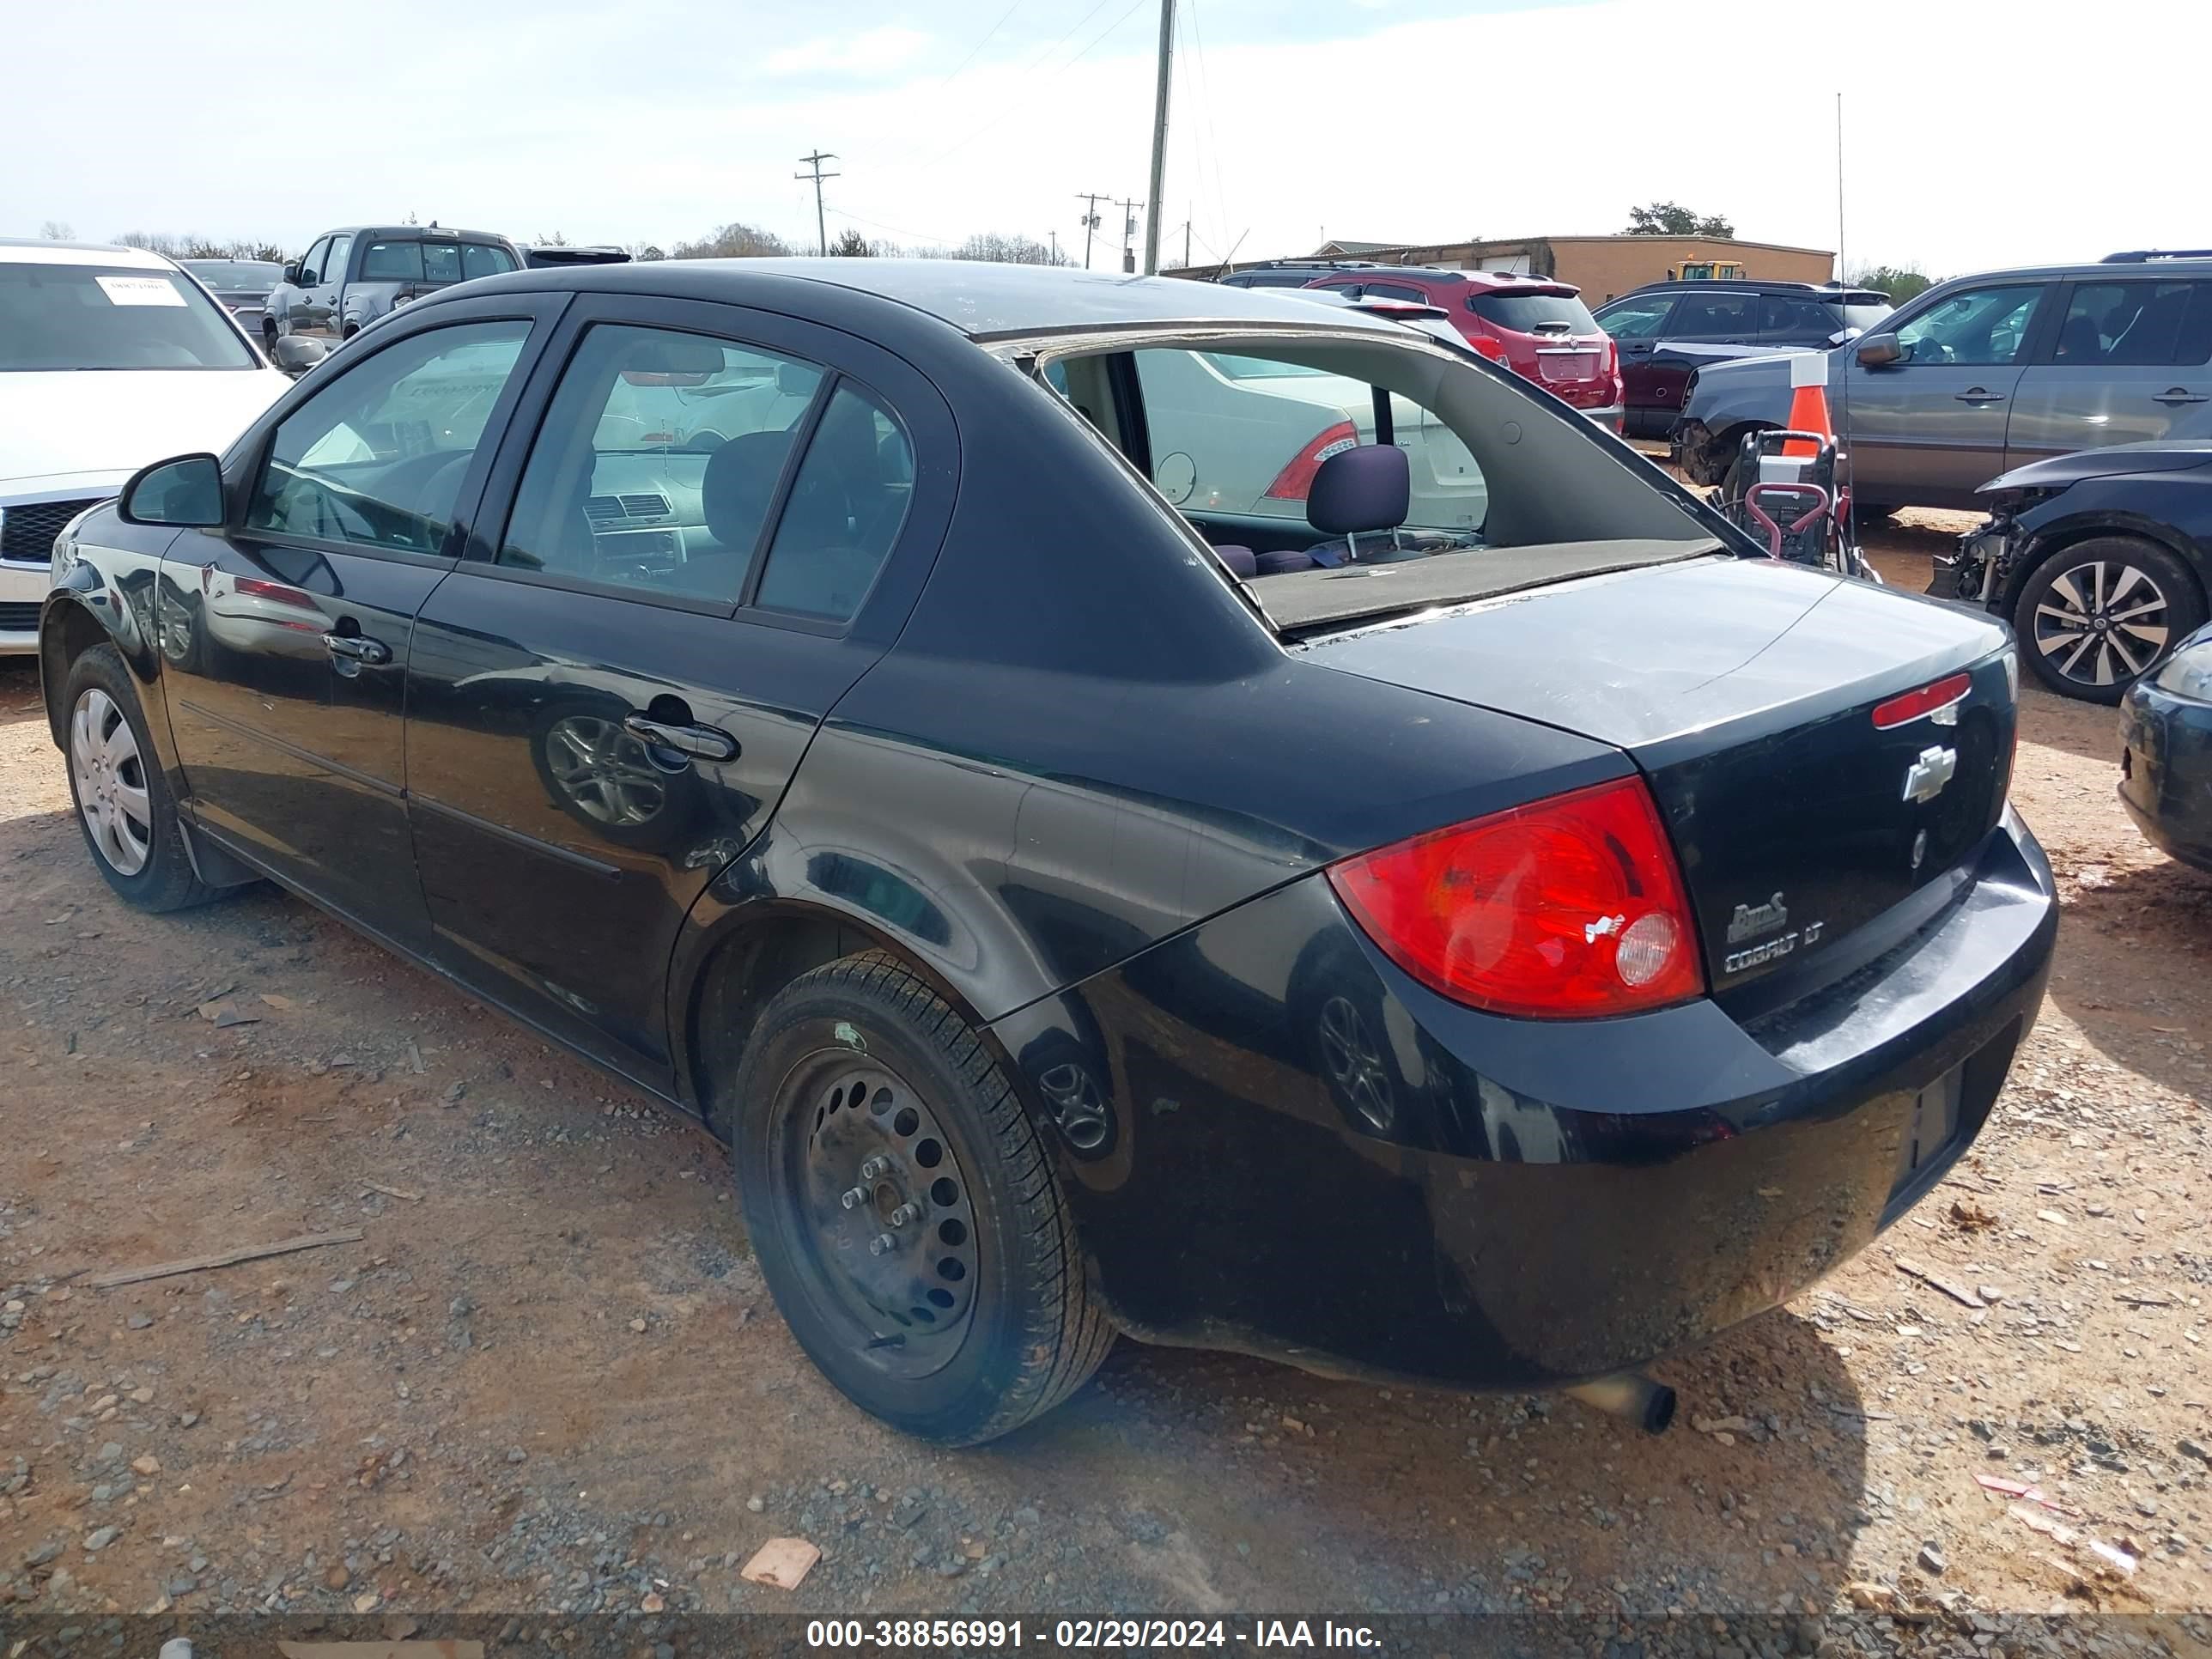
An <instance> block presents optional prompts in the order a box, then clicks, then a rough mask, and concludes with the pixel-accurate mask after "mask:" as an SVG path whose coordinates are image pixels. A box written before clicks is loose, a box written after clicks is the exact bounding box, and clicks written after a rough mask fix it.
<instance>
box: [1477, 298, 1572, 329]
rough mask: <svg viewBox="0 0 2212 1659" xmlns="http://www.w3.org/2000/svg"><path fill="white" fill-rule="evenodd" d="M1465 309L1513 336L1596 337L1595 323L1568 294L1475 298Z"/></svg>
mask: <svg viewBox="0 0 2212 1659" xmlns="http://www.w3.org/2000/svg"><path fill="white" fill-rule="evenodd" d="M1467 308H1468V310H1469V311H1472V312H1473V313H1474V314H1475V315H1476V316H1478V317H1480V318H1481V319H1482V320H1483V321H1484V322H1486V323H1495V324H1497V325H1498V327H1500V328H1504V329H1510V330H1511V331H1513V332H1514V333H1516V334H1596V333H1598V332H1600V329H1599V328H1598V325H1597V319H1596V318H1595V317H1593V316H1591V315H1590V314H1589V307H1588V306H1586V305H1584V304H1583V302H1582V301H1581V299H1580V298H1579V297H1578V296H1577V295H1572V294H1478V295H1475V296H1474V298H1473V299H1471V300H1469V301H1468V302H1467Z"/></svg>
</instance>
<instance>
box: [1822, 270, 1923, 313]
mask: <svg viewBox="0 0 2212 1659" xmlns="http://www.w3.org/2000/svg"><path fill="white" fill-rule="evenodd" d="M1938 280H1940V279H1938V278H1936V277H1934V276H1929V274H1928V273H1927V272H1926V271H1924V270H1921V269H1920V268H1919V266H1917V265H1854V266H1853V267H1852V268H1851V269H1850V270H1849V271H1847V272H1845V273H1844V281H1845V282H1847V283H1850V285H1851V286H1852V287H1853V288H1870V289H1874V290H1875V292H1876V293H1878V294H1887V295H1889V302H1890V304H1892V305H1893V306H1901V305H1903V304H1904V303H1905V301H1907V300H1910V299H1911V298H1912V297H1913V296H1914V295H1918V294H1924V293H1926V292H1927V291H1928V290H1929V289H1931V288H1933V287H1935V286H1936V283H1937V281H1938Z"/></svg>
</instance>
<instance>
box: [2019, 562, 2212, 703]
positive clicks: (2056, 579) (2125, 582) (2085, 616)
mask: <svg viewBox="0 0 2212 1659" xmlns="http://www.w3.org/2000/svg"><path fill="white" fill-rule="evenodd" d="M2203 622H2204V593H2203V589H2202V588H2200V587H2199V586H2197V578H2196V577H2195V575H2193V574H2191V571H2190V568H2189V567H2188V566H2187V565H2185V564H2184V563H2182V562H2181V561H2180V560H2179V559H2178V558H2176V557H2175V556H2173V555H2172V553H2170V552H2168V551H2167V550H2166V549H2164V548H2162V547H2160V546H2158V545H2157V544H2155V543H2153V542H2148V541H2144V540H2142V539H2141V538H2137V537H2134V536H2095V537H2092V538H2090V539H2088V540H2087V541H2081V542H2075V543H2074V544H2072V545H2071V546H2069V547H2062V548H2060V549H2059V550H2057V552H2056V553H2053V554H2052V555H2051V556H2050V557H2049V558H2047V559H2045V560H2044V561H2043V562H2042V563H2040V564H2039V565H2038V566H2036V568H2034V569H2033V571H2031V572H2030V573H2029V574H2028V577H2027V581H2025V582H2024V583H2022V584H2021V590H2020V597H2019V599H2018V601H2017V602H2016V603H2015V605H2014V607H2013V630H2014V632H2015V633H2016V634H2018V635H2019V636H2020V651H2021V656H2023V657H2025V658H2026V659H2027V664H2028V666H2029V667H2030V668H2032V669H2033V670H2034V671H2035V674H2036V677H2037V678H2039V679H2040V680H2041V681H2042V682H2043V683H2044V684H2045V685H2047V686H2049V687H2050V688H2051V690H2054V691H2056V692H2057V693H2059V694H2060V695H2061V696H2069V697H2078V698H2080V699H2081V700H2082V701H2083V702H2105V703H2117V702H2119V700H2120V698H2121V697H2122V696H2124V694H2125V693H2126V691H2127V689H2128V687H2129V686H2130V685H2132V684H2135V682H2136V677H2137V676H2139V675H2140V674H2142V671H2144V670H2145V669H2146V668H2148V667H2149V666H2150V665H2151V664H2152V663H2154V662H2155V661H2156V660H2157V659H2159V658H2160V657H2161V656H2163V655H2165V654H2166V647H2168V646H2169V645H2171V644H2172V642H2173V641H2176V640H2178V639H2180V638H2181V637H2182V636H2183V635H2185V634H2188V633H2191V632H2192V631H2193V630H2194V629H2197V628H2199V627H2201V626H2202V625H2203Z"/></svg>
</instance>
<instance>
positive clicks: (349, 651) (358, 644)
mask: <svg viewBox="0 0 2212 1659" xmlns="http://www.w3.org/2000/svg"><path fill="white" fill-rule="evenodd" d="M323 643H324V644H325V646H327V647H329V648H330V653H331V655H332V656H333V657H344V658H347V659H349V660H351V661H354V662H365V663H386V662H390V661H391V660H392V647H390V646H388V645H386V643H385V642H384V641H382V640H372V639H369V638H368V637H367V636H366V635H361V634H325V635H323Z"/></svg>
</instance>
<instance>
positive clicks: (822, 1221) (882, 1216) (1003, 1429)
mask: <svg viewBox="0 0 2212 1659" xmlns="http://www.w3.org/2000/svg"><path fill="white" fill-rule="evenodd" d="M756 1031H757V1035H756V1036H755V1038H754V1040H753V1041H752V1042H750V1044H749V1045H748V1046H747V1049H746V1054H745V1057H744V1061H743V1063H742V1064H741V1065H740V1066H739V1067H738V1076H737V1079H736V1085H735V1089H734V1091H733V1096H734V1101H735V1107H734V1115H735V1121H734V1122H733V1124H732V1154H733V1159H734V1162H735V1164H736V1167H737V1176H738V1193H739V1196H740V1198H741V1200H742V1201H743V1203H744V1214H745V1221H746V1225H747V1226H748V1228H749V1229H750V1231H751V1234H752V1240H753V1247H754V1249H755V1250H756V1252H757V1254H758V1256H759V1260H760V1265H761V1272H762V1273H763V1276H764V1277H765V1278H766V1279H767V1281H768V1286H769V1293H770V1294H771V1295H773V1296H774V1297H775V1302H776V1306H777V1307H778V1309H780V1310H781V1312H782V1314H783V1316H784V1318H785V1319H786V1320H787V1322H789V1324H790V1326H791V1329H792V1334H793V1335H794V1336H796V1337H797V1338H798V1339H799V1346H801V1347H803V1348H804V1349H805V1350H806V1352H807V1355H808V1357H809V1358H811V1359H812V1360H813V1361H814V1363H815V1364H817V1366H819V1367H820V1368H821V1370H822V1371H823V1375H824V1376H827V1377H829V1380H830V1381H831V1382H832V1383H836V1386H837V1387H838V1389H840V1390H842V1392H843V1393H844V1395H846V1396H847V1398H848V1399H850V1400H851V1401H853V1402H854V1404H855V1405H857V1406H859V1407H860V1408H861V1409H862V1410H863V1411H866V1412H867V1413H870V1414H871V1415H872V1416H875V1417H878V1418H880V1419H883V1420H884V1422H886V1423H888V1424H890V1425H891V1426H892V1427H894V1428H896V1429H900V1430H902V1431H905V1432H906V1433H908V1434H911V1435H915V1436H916V1437H920V1438H921V1439H925V1440H932V1441H935V1442H938V1443H940V1444H945V1445H954V1446H968V1445H975V1444H978V1443H981V1442H983V1441H986V1440H991V1439H995V1438H996V1437H999V1436H1000V1435H1002V1434H1006V1433H1007V1432H1008V1431H1011V1430H1013V1429H1015V1428H1018V1427H1019V1426H1020V1425H1023V1424H1024V1423H1026V1422H1028V1421H1029V1420H1030V1419H1031V1418H1033V1417H1036V1416H1037V1415H1038V1414H1039V1413H1042V1412H1045V1411H1048V1410H1049V1409H1050V1408H1051V1407H1054V1406H1055V1405H1057V1404H1058V1403H1059V1402H1060V1401H1061V1400H1063V1399H1065V1398H1066V1396H1067V1395H1070V1394H1072V1393H1073V1392H1074V1391H1075V1390H1076V1389H1078V1388H1080V1387H1081V1386H1082V1385H1083V1383H1085V1382H1086V1381H1087V1380H1088V1379H1089V1378H1090V1376H1091V1373H1092V1372H1093V1371H1095V1370H1097V1368H1098V1364H1099V1362H1100V1361H1101V1360H1103V1358H1105V1357H1106V1352H1107V1349H1108V1348H1109V1347H1110V1346H1112V1343H1113V1340H1114V1330H1113V1327H1112V1326H1111V1325H1110V1324H1109V1322H1107V1320H1106V1317H1105V1316H1104V1314H1103V1312H1102V1311H1101V1310H1099V1309H1098V1308H1097V1305H1096V1304H1094V1303H1093V1302H1092V1300H1091V1296H1090V1292H1089V1288H1088V1285H1087V1282H1086V1280H1085V1273H1084V1262H1083V1256H1082V1252H1081V1249H1080V1248H1079V1244H1078V1242H1077V1239H1076V1236H1075V1229H1074V1225H1073V1220H1072V1218H1070V1216H1069V1215H1068V1213H1067V1210H1066V1206H1065V1205H1064V1204H1063V1203H1062V1202H1061V1200H1060V1189H1059V1187H1058V1185H1057V1183H1056V1182H1055V1181H1054V1176H1053V1172H1052V1169H1051V1166H1050V1164H1049V1161H1048V1157H1047V1153H1046V1149H1045V1146H1044V1145H1043V1143H1042V1140H1041V1139H1040V1138H1039V1136H1038V1133H1037V1131H1036V1127H1035V1126H1034V1125H1033V1124H1032V1123H1031V1122H1030V1117H1029V1115H1028V1114H1027V1112H1025V1111H1024V1109H1023V1107H1022V1104H1021V1102H1020V1100H1019V1098H1018V1096H1017V1095H1016V1093H1015V1091H1014V1089H1013V1085H1012V1083H1011V1082H1010V1081H1009V1079H1007V1077H1006V1073H1005V1072H1004V1071H1003V1070H1002V1069H1001V1068H1000V1066H999V1064H998V1062H997V1060H996V1059H995V1058H994V1056H993V1054H992V1053H991V1051H990V1050H989V1048H987V1046H986V1045H985V1044H984V1042H983V1041H982V1039H981V1037H980V1036H978V1035H977V1034H976V1033H975V1030H972V1029H971V1028H970V1027H969V1025H968V1024H967V1023H966V1022H965V1021H964V1020H963V1019H962V1018H961V1017H960V1015H959V1013H958V1012H957V1011H956V1010H955V1009H954V1008H952V1007H951V1006H950V1005H949V1004H947V1003H946V1002H945V1000H943V999H942V998H941V997H939V996H938V995H937V994H936V993H935V992H934V991H933V990H932V989H931V988H930V987H929V986H928V985H927V983H925V982H924V981H922V980H921V979H920V978H918V977H916V976H915V975H914V974H913V973H911V972H909V971H908V969H906V968H905V967H904V966H903V965H902V963H899V962H898V961H897V960H896V958H895V957H891V956H890V955H888V954H886V953H884V952H882V951H870V952H867V953H866V954H863V955H860V956H854V957H844V958H842V960H839V961H836V962H833V963H828V964H826V965H825V966H823V967H821V968H817V969H814V970H813V971H812V972H811V973H808V974H805V975H801V976H800V977H799V979H797V980H795V981H793V982H792V983H791V984H790V985H788V986H787V987H784V989H783V990H781V992H779V993H777V994H776V995H775V996H774V997H773V998H771V999H770V1000H769V1002H768V1004H767V1005H766V1006H764V1007H763V1009H762V1011H761V1013H760V1017H759V1021H758V1024H757V1027H756Z"/></svg>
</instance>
